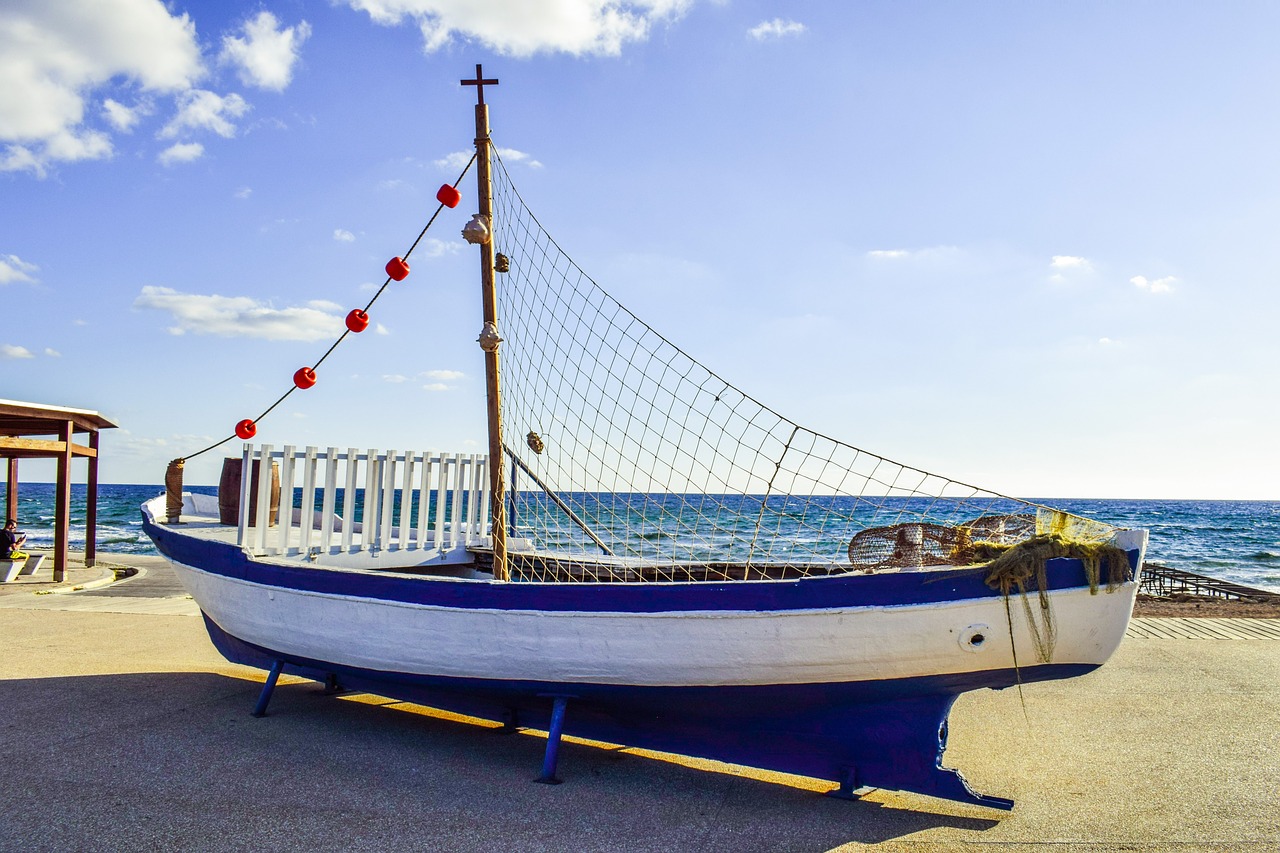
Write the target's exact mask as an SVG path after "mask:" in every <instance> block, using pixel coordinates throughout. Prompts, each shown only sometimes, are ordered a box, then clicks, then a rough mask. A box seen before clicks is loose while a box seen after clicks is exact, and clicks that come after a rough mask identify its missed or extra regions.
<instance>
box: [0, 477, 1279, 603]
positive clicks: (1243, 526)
mask: <svg viewBox="0 0 1280 853" xmlns="http://www.w3.org/2000/svg"><path fill="white" fill-rule="evenodd" d="M187 489H188V491H193V492H201V493H204V494H210V495H212V494H216V493H217V488H216V487H214V486H188V487H187ZM161 491H162V489H161V488H160V487H158V486H126V485H101V486H99V487H98V549H99V550H100V551H101V552H103V553H118V554H155V553H156V550H155V548H154V547H153V546H152V544H151V541H150V540H149V539H148V538H147V537H146V536H145V535H144V534H143V532H142V514H141V510H140V509H139V506H140V505H141V504H142V502H143V501H146V500H149V499H150V498H153V497H155V496H156V495H158V494H160V493H161ZM3 494H4V488H3V485H0V495H3ZM1035 500H1036V502H1037V503H1041V504H1045V505H1047V506H1052V507H1057V508H1059V509H1065V510H1068V511H1071V512H1074V513H1077V514H1079V515H1083V516H1085V517H1088V518H1096V519H1098V520H1100V521H1105V522H1107V523H1109V524H1114V525H1117V526H1120V527H1143V528H1146V529H1147V530H1149V531H1150V532H1151V543H1150V546H1149V547H1148V550H1147V559H1148V560H1150V561H1151V562H1154V563H1160V564H1162V565H1166V566H1171V567H1173V568H1176V569H1183V570H1184V571H1189V572H1196V573H1197V574H1202V575H1209V576H1210V577H1216V578H1221V579H1223V580H1229V581H1234V582H1236V583H1242V584H1246V585H1248V586H1254V587H1259V588H1262V589H1270V590H1274V591H1277V592H1280V501H1184V500H1178V501H1174V500H1141V501H1139V500H1079V499H1069V500H1057V499H1053V498H1037V499H1035ZM84 503H85V487H84V486H82V485H81V486H73V487H72V493H71V515H72V521H73V524H72V528H71V547H72V548H73V549H76V550H79V549H83V548H84V523H83V521H84ZM53 518H54V487H53V485H52V484H49V483H23V484H21V485H19V487H18V527H19V529H21V530H24V531H25V532H26V533H27V544H28V545H29V546H30V547H31V548H35V549H41V548H51V547H52V546H53ZM77 522H78V523H77Z"/></svg>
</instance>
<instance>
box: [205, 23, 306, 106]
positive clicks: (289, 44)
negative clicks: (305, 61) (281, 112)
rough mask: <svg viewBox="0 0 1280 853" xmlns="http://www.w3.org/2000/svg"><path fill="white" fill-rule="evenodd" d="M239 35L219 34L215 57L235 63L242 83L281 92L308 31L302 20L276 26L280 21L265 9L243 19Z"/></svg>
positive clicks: (227, 62) (224, 61) (288, 79)
mask: <svg viewBox="0 0 1280 853" xmlns="http://www.w3.org/2000/svg"><path fill="white" fill-rule="evenodd" d="M242 32H243V37H241V36H234V35H228V36H223V38H222V53H221V54H219V56H218V60H219V61H220V62H222V63H225V64H231V65H235V66H237V67H238V70H239V75H240V80H241V81H242V82H243V83H244V84H245V85H246V86H257V87H258V88H259V89H270V90H272V91H275V92H283V91H284V90H285V88H286V87H287V86H288V85H289V82H290V81H291V80H292V79H293V67H294V65H296V64H297V62H298V51H299V49H300V48H301V47H302V43H303V42H305V41H306V40H307V38H308V37H310V35H311V25H310V24H308V23H307V22H306V21H303V22H302V23H300V24H298V25H297V26H296V27H285V28H283V29H280V21H279V20H277V19H276V16H275V15H273V14H271V13H270V12H267V11H262V12H259V13H258V14H257V16H256V17H254V18H250V19H249V20H248V21H246V22H245V25H244V28H243V30H242Z"/></svg>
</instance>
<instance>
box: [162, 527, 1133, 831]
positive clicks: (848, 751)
mask: <svg viewBox="0 0 1280 853" xmlns="http://www.w3.org/2000/svg"><path fill="white" fill-rule="evenodd" d="M154 511H155V510H154V508H151V509H148V508H144V525H145V527H146V529H147V532H148V533H149V534H150V535H151V537H152V538H153V540H154V541H155V542H156V545H157V547H158V548H159V549H160V551H161V552H162V553H164V554H165V556H166V557H168V558H169V559H170V560H171V561H173V563H174V564H175V566H176V567H177V570H178V573H179V575H180V577H181V579H182V581H183V583H184V584H185V585H186V587H187V588H188V590H189V591H190V593H191V595H192V597H193V598H194V599H195V600H196V602H197V603H198V604H199V606H200V608H201V610H202V611H203V613H204V615H205V618H206V621H207V624H208V627H209V631H210V634H211V636H212V637H213V639H214V641H215V643H216V644H217V645H218V647H219V649H220V650H221V651H222V652H223V653H224V654H225V655H226V656H227V657H228V658H230V659H232V660H235V661H238V662H242V663H247V664H250V665H256V666H262V667H270V666H271V665H272V664H273V663H274V662H276V661H283V663H284V665H285V667H286V669H287V670H289V671H294V672H300V673H302V674H305V675H308V676H310V677H314V678H322V679H323V678H336V680H338V681H340V682H342V683H343V684H344V685H346V686H348V687H354V688H359V689H364V690H368V691H370V692H374V693H378V694H380V695H387V696H392V697H396V698H403V699H408V700H412V701H418V702H423V703H425V704H430V705H434V706H437V707H445V708H449V709H452V710H458V711H462V712H464V713H470V714H475V715H478V716H482V717H487V718H491V719H496V720H505V721H507V722H509V723H517V724H533V725H539V726H540V727H547V726H546V723H547V721H548V717H549V713H550V710H551V707H552V704H551V699H550V698H548V697H550V696H564V697H569V698H568V701H569V710H568V713H567V715H566V716H565V722H564V726H565V731H567V732H569V733H572V734H577V735H581V736H585V737H592V738H597V739H602V740H610V741H615V742H621V743H626V744H631V745H636V746H644V747H648V748H654V749H663V750H668V751H675V752H680V753H684V754H693V755H699V756H704V757H710V758H716V759H720V760H724V761H730V762H736V763H742V764H747V765H751V766H757V767H763V768H768V769H774V770H780V771H784V772H791V773H798V774H803V775H809V776H816V777H819V778H826V779H831V780H833V781H836V782H839V783H841V785H842V786H844V787H845V788H846V789H850V788H852V787H857V786H862V785H868V786H875V787H887V788H900V789H905V790H912V791H918V792H921V793H926V794H934V795H938V796H944V797H950V798H955V799H965V800H969V801H973V802H980V803H985V804H988V805H996V806H1007V805H1008V804H1009V803H1008V801H1003V800H999V799H996V798H983V797H980V796H978V795H976V794H973V793H972V792H971V791H969V790H968V788H967V787H966V786H965V785H964V782H963V780H962V779H960V777H959V776H958V774H956V773H955V772H954V771H951V770H946V769H944V768H942V767H941V753H942V750H943V748H944V747H945V722H946V716H947V712H948V710H949V709H950V706H951V704H952V702H953V701H954V700H955V697H956V696H957V695H959V694H960V693H962V692H964V691H967V690H973V689H977V688H981V687H990V688H1003V687H1008V686H1010V685H1012V684H1015V683H1017V682H1018V681H1019V680H1020V681H1022V682H1031V681H1037V680H1043V679H1049V678H1062V677H1068V676H1072V675H1078V674H1082V673H1085V672H1088V671H1090V670H1092V669H1094V668H1096V667H1097V666H1099V665H1101V664H1102V663H1103V662H1104V661H1106V659H1107V658H1108V657H1109V656H1110V655H1111V653H1112V652H1113V651H1114V650H1115V649H1116V647H1117V646H1118V645H1119V643H1120V641H1121V639H1122V637H1123V635H1124V631H1125V628H1126V626H1127V624H1128V619H1129V615H1130V613H1131V611H1132V607H1133V600H1134V595H1135V592H1136V588H1137V581H1136V579H1135V581H1133V582H1129V583H1125V584H1123V585H1121V586H1119V587H1118V588H1115V589H1112V590H1107V589H1106V588H1105V587H1103V588H1102V589H1099V590H1098V591H1097V592H1096V594H1091V592H1090V590H1089V586H1088V583H1087V580H1086V578H1085V574H1084V569H1083V566H1082V565H1081V564H1080V562H1079V561H1076V560H1069V559H1061V560H1053V561H1050V563H1049V566H1048V580H1049V590H1050V591H1049V598H1050V601H1051V605H1052V612H1053V616H1054V619H1055V620H1056V623H1057V638H1056V643H1055V644H1054V647H1053V653H1052V658H1051V662H1048V663H1046V662H1042V661H1041V660H1039V659H1038V657H1037V647H1036V643H1035V636H1034V631H1033V626H1031V625H1028V624H1027V620H1026V615H1025V611H1024V608H1023V607H1022V605H1021V603H1020V602H1017V601H1014V602H1012V603H1011V606H1006V602H1005V600H1004V598H1003V597H1002V596H1001V595H1000V594H999V593H996V592H993V591H992V590H991V589H989V588H988V587H987V586H986V584H985V583H984V582H983V579H982V575H981V573H980V572H973V571H964V570H956V569H945V570H930V571H916V572H896V573H885V574H875V575H838V576H830V577H818V578H804V579H799V580H760V581H732V582H725V583H659V584H631V583H521V582H507V583H503V582H496V581H493V580H489V579H471V578H456V577H420V576H412V577H411V576H407V575H403V574H395V573H374V572H360V571H351V570H343V569H334V568H325V567H323V566H317V565H309V564H303V565H299V564H297V563H292V564H290V563H286V562H284V561H275V562H272V561H268V560H260V559H254V558H251V557H249V556H247V555H246V554H245V553H244V552H243V551H242V550H241V549H239V548H237V547H235V546H234V545H230V544H226V543H222V542H215V541H209V540H207V539H200V538H197V537H194V536H189V535H186V534H184V533H183V532H181V528H179V527H169V526H165V525H161V524H158V523H156V521H155V518H154V517H153V512H154ZM1126 537H1127V538H1126ZM1117 544H1119V545H1121V547H1124V548H1125V549H1126V550H1128V551H1129V554H1130V560H1131V563H1132V564H1133V566H1134V567H1135V568H1136V567H1137V566H1140V565H1141V557H1142V550H1143V547H1144V546H1145V534H1143V533H1141V532H1124V533H1122V534H1121V540H1120V541H1118V543H1117ZM1034 601H1035V599H1034V598H1033V602H1034ZM1033 609H1034V610H1036V611H1039V605H1038V603H1037V604H1036V605H1035V607H1034V608H1033Z"/></svg>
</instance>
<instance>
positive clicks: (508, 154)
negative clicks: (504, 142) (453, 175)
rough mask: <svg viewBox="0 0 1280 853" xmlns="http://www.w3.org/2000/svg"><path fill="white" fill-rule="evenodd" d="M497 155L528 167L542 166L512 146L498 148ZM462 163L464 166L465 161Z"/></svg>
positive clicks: (538, 167) (536, 167) (537, 167)
mask: <svg viewBox="0 0 1280 853" xmlns="http://www.w3.org/2000/svg"><path fill="white" fill-rule="evenodd" d="M498 156H499V157H501V158H502V159H503V160H506V161H508V162H511V163H524V164H525V165H526V166H528V167H529V168H530V169H541V168H542V164H541V163H540V162H538V161H537V160H535V159H533V157H531V156H530V155H528V154H526V153H524V152H523V151H517V150H516V149H514V148H499V149H498ZM462 165H464V166H465V165H466V162H465V161H463V163H462Z"/></svg>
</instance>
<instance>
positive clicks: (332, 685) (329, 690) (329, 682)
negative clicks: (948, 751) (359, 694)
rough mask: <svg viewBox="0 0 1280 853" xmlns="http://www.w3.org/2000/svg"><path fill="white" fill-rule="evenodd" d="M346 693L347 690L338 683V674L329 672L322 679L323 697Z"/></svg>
mask: <svg viewBox="0 0 1280 853" xmlns="http://www.w3.org/2000/svg"><path fill="white" fill-rule="evenodd" d="M346 692H347V688H345V687H343V686H342V683H341V682H340V681H338V673H336V672H331V673H329V674H328V675H326V676H325V677H324V695H325V696H336V695H338V694H339V693H346Z"/></svg>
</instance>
